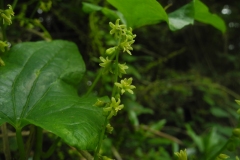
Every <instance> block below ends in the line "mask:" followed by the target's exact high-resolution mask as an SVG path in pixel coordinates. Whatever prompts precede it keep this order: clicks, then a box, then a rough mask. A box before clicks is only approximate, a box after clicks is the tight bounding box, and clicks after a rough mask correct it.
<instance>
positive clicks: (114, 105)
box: [103, 97, 124, 119]
mask: <svg viewBox="0 0 240 160" xmlns="http://www.w3.org/2000/svg"><path fill="white" fill-rule="evenodd" d="M120 103H121V100H120V99H118V101H116V99H115V98H114V97H112V99H111V103H110V106H109V107H106V108H103V111H104V112H110V113H109V115H108V117H107V119H110V118H112V116H116V115H117V112H118V111H119V110H121V109H123V107H124V105H123V104H121V105H120Z"/></svg>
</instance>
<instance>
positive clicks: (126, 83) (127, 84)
mask: <svg viewBox="0 0 240 160" xmlns="http://www.w3.org/2000/svg"><path fill="white" fill-rule="evenodd" d="M132 80H133V79H132V78H129V79H127V78H125V79H123V80H121V83H117V82H116V83H115V85H116V86H117V87H119V88H120V89H121V94H123V93H124V92H126V91H127V92H129V93H131V94H133V91H132V89H134V88H136V87H135V86H134V85H131V84H132Z"/></svg>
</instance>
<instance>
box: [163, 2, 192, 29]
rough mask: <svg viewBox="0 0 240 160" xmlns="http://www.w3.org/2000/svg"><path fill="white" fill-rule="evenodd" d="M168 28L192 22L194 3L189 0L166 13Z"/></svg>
mask: <svg viewBox="0 0 240 160" xmlns="http://www.w3.org/2000/svg"><path fill="white" fill-rule="evenodd" d="M168 18H169V28H170V29H171V30H172V31H175V30H178V29H181V28H183V27H184V26H186V25H189V24H193V23H194V4H193V2H190V3H188V4H186V5H184V6H183V7H181V8H179V9H177V10H176V11H174V12H172V13H170V14H168Z"/></svg>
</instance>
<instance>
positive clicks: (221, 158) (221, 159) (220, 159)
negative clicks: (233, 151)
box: [217, 154, 229, 160]
mask: <svg viewBox="0 0 240 160" xmlns="http://www.w3.org/2000/svg"><path fill="white" fill-rule="evenodd" d="M217 158H218V159H219V160H224V159H228V158H229V156H228V155H226V154H219V156H218V157H217Z"/></svg>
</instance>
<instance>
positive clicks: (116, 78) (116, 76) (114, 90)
mask: <svg viewBox="0 0 240 160" xmlns="http://www.w3.org/2000/svg"><path fill="white" fill-rule="evenodd" d="M118 58H119V50H117V51H116V62H115V69H116V70H115V71H114V73H115V77H114V82H113V91H112V97H113V96H114V95H115V93H116V89H117V87H116V85H115V82H117V81H118V72H119V71H118V70H119V69H118Z"/></svg>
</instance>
